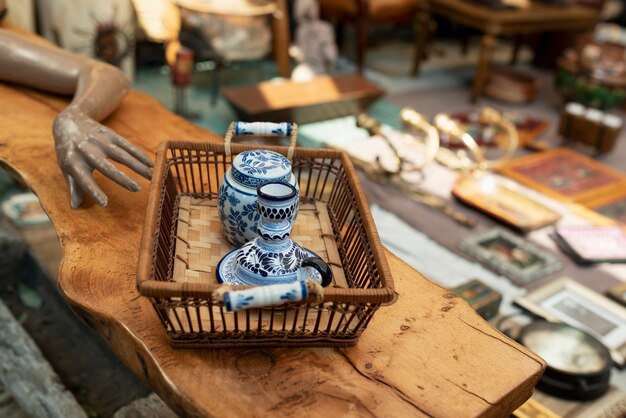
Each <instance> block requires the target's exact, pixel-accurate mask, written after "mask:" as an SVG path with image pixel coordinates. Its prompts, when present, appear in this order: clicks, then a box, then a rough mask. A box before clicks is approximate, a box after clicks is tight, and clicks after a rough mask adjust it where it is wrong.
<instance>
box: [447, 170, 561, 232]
mask: <svg viewBox="0 0 626 418" xmlns="http://www.w3.org/2000/svg"><path fill="white" fill-rule="evenodd" d="M520 189H521V187H520V186H519V185H518V184H517V183H515V182H513V181H511V180H508V179H505V178H502V177H499V176H493V175H490V174H487V175H485V176H481V177H475V176H462V177H459V179H458V180H457V181H456V183H455V184H454V187H453V188H452V194H453V195H454V197H456V198H457V199H459V200H460V201H462V202H463V203H465V204H467V205H470V206H473V207H475V208H476V209H478V210H480V211H481V212H484V213H486V214H487V215H489V216H492V217H494V218H496V219H498V220H499V221H501V222H504V223H506V224H507V225H510V226H512V227H514V228H517V229H519V230H521V231H531V230H533V229H538V228H542V227H544V226H546V225H550V224H553V223H555V222H556V221H558V220H559V219H561V215H560V214H559V213H557V212H555V211H553V210H552V209H550V208H548V207H546V206H544V205H542V204H541V203H539V202H538V201H536V200H534V199H531V198H530V197H528V196H526V195H524V194H522V193H521V192H520Z"/></svg>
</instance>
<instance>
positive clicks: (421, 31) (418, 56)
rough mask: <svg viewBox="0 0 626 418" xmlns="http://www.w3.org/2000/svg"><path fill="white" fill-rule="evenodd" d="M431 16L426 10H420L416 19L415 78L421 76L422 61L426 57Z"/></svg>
mask: <svg viewBox="0 0 626 418" xmlns="http://www.w3.org/2000/svg"><path fill="white" fill-rule="evenodd" d="M429 23H430V15H429V13H428V12H427V11H426V10H419V11H418V12H417V16H416V19H415V28H414V30H415V52H414V54H415V55H414V56H413V71H412V73H413V77H415V76H416V75H418V74H419V72H420V66H421V64H422V60H423V59H424V57H425V56H426V39H427V38H428V26H429Z"/></svg>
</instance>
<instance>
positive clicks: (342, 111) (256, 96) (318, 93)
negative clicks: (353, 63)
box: [222, 74, 385, 124]
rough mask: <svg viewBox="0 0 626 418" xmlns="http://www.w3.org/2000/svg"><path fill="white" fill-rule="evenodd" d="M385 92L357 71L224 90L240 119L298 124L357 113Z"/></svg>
mask: <svg viewBox="0 0 626 418" xmlns="http://www.w3.org/2000/svg"><path fill="white" fill-rule="evenodd" d="M383 94H385V92H384V91H383V90H382V89H380V88H379V87H377V86H375V85H374V84H372V83H370V82H369V81H367V80H366V79H365V78H363V77H361V76H360V75H358V74H346V75H339V76H333V77H331V76H318V77H315V78H314V79H313V80H310V81H305V82H293V81H290V80H286V81H281V82H275V81H263V82H261V83H257V84H248V85H243V86H236V87H229V88H226V89H223V90H222V95H223V96H224V97H225V98H226V100H228V102H229V103H230V105H231V106H233V108H234V109H235V112H236V113H237V116H238V117H239V118H240V120H247V121H251V122H253V121H257V120H263V121H268V122H284V121H286V120H287V121H291V122H296V123H298V124H301V123H311V122H319V121H321V120H328V119H333V118H337V117H340V116H347V115H356V114H358V113H359V112H364V111H366V110H367V108H368V107H369V105H371V104H372V103H374V102H375V101H376V100H378V99H379V98H380V97H381V96H382V95H383Z"/></svg>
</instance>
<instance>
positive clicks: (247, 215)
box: [217, 150, 298, 246]
mask: <svg viewBox="0 0 626 418" xmlns="http://www.w3.org/2000/svg"><path fill="white" fill-rule="evenodd" d="M268 180H279V181H287V182H288V183H290V184H291V185H293V186H295V187H296V188H298V184H297V181H296V178H295V176H294V175H293V174H292V173H291V163H290V161H289V160H288V159H287V158H286V157H285V156H283V155H282V154H279V153H276V152H273V151H267V150H250V151H244V152H242V153H240V154H239V155H237V156H236V157H235V159H234V160H233V166H232V167H231V168H229V169H228V171H227V172H226V174H225V175H224V177H223V178H222V182H221V184H220V188H219V192H218V201H217V203H218V213H219V216H220V221H221V222H222V227H223V229H224V233H225V235H226V237H227V238H228V241H229V242H230V243H231V244H233V245H235V246H241V245H243V244H244V243H246V242H248V241H250V240H251V239H253V238H254V237H256V233H257V230H256V229H257V223H258V221H259V213H258V212H257V210H256V201H257V195H256V187H257V186H258V185H259V184H261V183H263V182H265V181H268Z"/></svg>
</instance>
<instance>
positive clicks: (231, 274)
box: [217, 181, 332, 286]
mask: <svg viewBox="0 0 626 418" xmlns="http://www.w3.org/2000/svg"><path fill="white" fill-rule="evenodd" d="M257 193H258V201H257V210H258V213H259V215H260V220H259V222H258V226H257V236H256V238H254V239H253V240H251V241H248V242H247V243H245V244H244V245H242V246H241V247H240V248H238V249H236V250H234V251H231V252H230V253H228V254H227V255H226V256H224V258H222V260H220V262H219V264H218V265H217V279H218V281H219V282H220V283H228V284H231V285H252V286H267V285H276V284H289V283H294V282H297V281H305V280H308V279H312V280H314V281H317V282H318V283H320V284H322V286H326V285H328V284H329V283H330V280H331V278H332V271H331V270H330V268H329V267H328V265H327V264H326V263H324V262H323V261H322V260H321V259H320V258H319V256H317V255H316V254H315V253H313V252H312V251H310V250H308V249H306V248H303V247H301V246H300V245H298V244H297V243H295V242H294V241H293V240H292V239H291V238H290V234H291V229H292V228H293V222H294V220H295V217H296V214H297V213H298V205H299V196H298V190H297V189H296V188H295V187H294V186H293V185H292V184H290V183H288V182H285V181H268V182H265V183H262V184H261V185H259V186H258V188H257Z"/></svg>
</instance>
